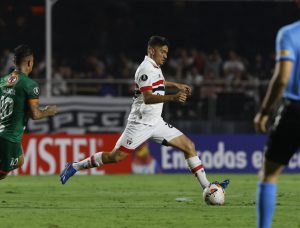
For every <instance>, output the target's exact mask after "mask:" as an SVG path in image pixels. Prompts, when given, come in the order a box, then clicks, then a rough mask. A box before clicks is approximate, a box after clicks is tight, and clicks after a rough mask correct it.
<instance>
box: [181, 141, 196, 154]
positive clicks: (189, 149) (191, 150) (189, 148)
mask: <svg viewBox="0 0 300 228" xmlns="http://www.w3.org/2000/svg"><path fill="white" fill-rule="evenodd" d="M184 147H185V152H186V153H187V154H189V155H196V150H195V144H194V143H193V142H192V141H191V140H188V141H187V142H186V144H185V146H184Z"/></svg>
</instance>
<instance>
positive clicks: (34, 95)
mask: <svg viewBox="0 0 300 228" xmlns="http://www.w3.org/2000/svg"><path fill="white" fill-rule="evenodd" d="M25 93H26V95H27V99H38V98H39V96H40V89H39V85H38V83H37V82H35V81H33V80H31V81H30V82H28V83H27V86H26V87H25Z"/></svg>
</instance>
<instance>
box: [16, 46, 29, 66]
mask: <svg viewBox="0 0 300 228" xmlns="http://www.w3.org/2000/svg"><path fill="white" fill-rule="evenodd" d="M14 53H15V62H16V65H19V64H21V63H22V61H23V59H24V58H26V57H28V56H31V55H33V51H32V49H31V48H30V47H29V46H28V45H27V44H21V45H19V46H18V47H16V48H15V49H14Z"/></svg>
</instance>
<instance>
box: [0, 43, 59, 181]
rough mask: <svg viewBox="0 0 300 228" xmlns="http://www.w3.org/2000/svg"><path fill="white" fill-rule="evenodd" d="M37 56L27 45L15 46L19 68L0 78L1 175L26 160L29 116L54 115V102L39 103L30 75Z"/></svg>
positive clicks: (38, 117) (37, 93)
mask: <svg viewBox="0 0 300 228" xmlns="http://www.w3.org/2000/svg"><path fill="white" fill-rule="evenodd" d="M33 62H34V56H33V52H32V50H31V48H30V47H29V46H28V45H20V46H18V47H16V48H15V65H16V69H15V70H14V71H13V72H12V73H10V74H8V75H5V76H3V77H1V78H0V179H4V178H5V177H6V176H7V174H8V173H9V172H10V171H11V170H14V169H16V168H19V167H20V166H22V165H23V163H24V156H23V152H22V148H21V140H22V135H23V133H24V129H25V126H26V124H27V121H28V118H32V119H34V120H38V119H42V118H45V117H48V116H53V115H55V114H56V113H57V107H56V106H55V105H51V106H46V107H45V108H41V107H39V86H38V84H37V83H36V82H35V81H33V80H32V79H30V78H29V77H28V75H29V74H30V72H31V71H32V67H33Z"/></svg>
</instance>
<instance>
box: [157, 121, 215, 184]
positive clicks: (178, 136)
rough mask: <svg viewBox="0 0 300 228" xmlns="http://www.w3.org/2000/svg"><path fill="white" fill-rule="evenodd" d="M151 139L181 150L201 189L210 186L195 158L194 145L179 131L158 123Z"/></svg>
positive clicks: (202, 168) (200, 164)
mask: <svg viewBox="0 0 300 228" xmlns="http://www.w3.org/2000/svg"><path fill="white" fill-rule="evenodd" d="M151 138H152V139H153V140H155V141H156V142H158V143H161V144H164V145H166V146H172V147H175V148H177V149H179V150H181V151H182V152H183V153H184V156H185V159H186V162H187V164H188V167H189V169H190V170H191V172H192V173H194V174H195V176H196V177H197V180H198V182H199V183H200V185H201V187H202V188H205V187H206V186H208V185H209V184H210V182H209V181H208V180H207V178H206V174H205V170H204V167H203V165H202V162H201V160H200V159H199V157H198V156H197V152H196V150H195V145H194V143H193V142H192V141H191V140H190V139H189V138H188V137H186V136H185V135H184V134H183V133H182V132H181V131H179V130H178V129H176V128H175V127H173V126H172V125H170V124H168V123H165V122H164V121H160V122H159V123H158V124H157V127H156V130H155V132H154V134H153V136H152V137H151Z"/></svg>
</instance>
